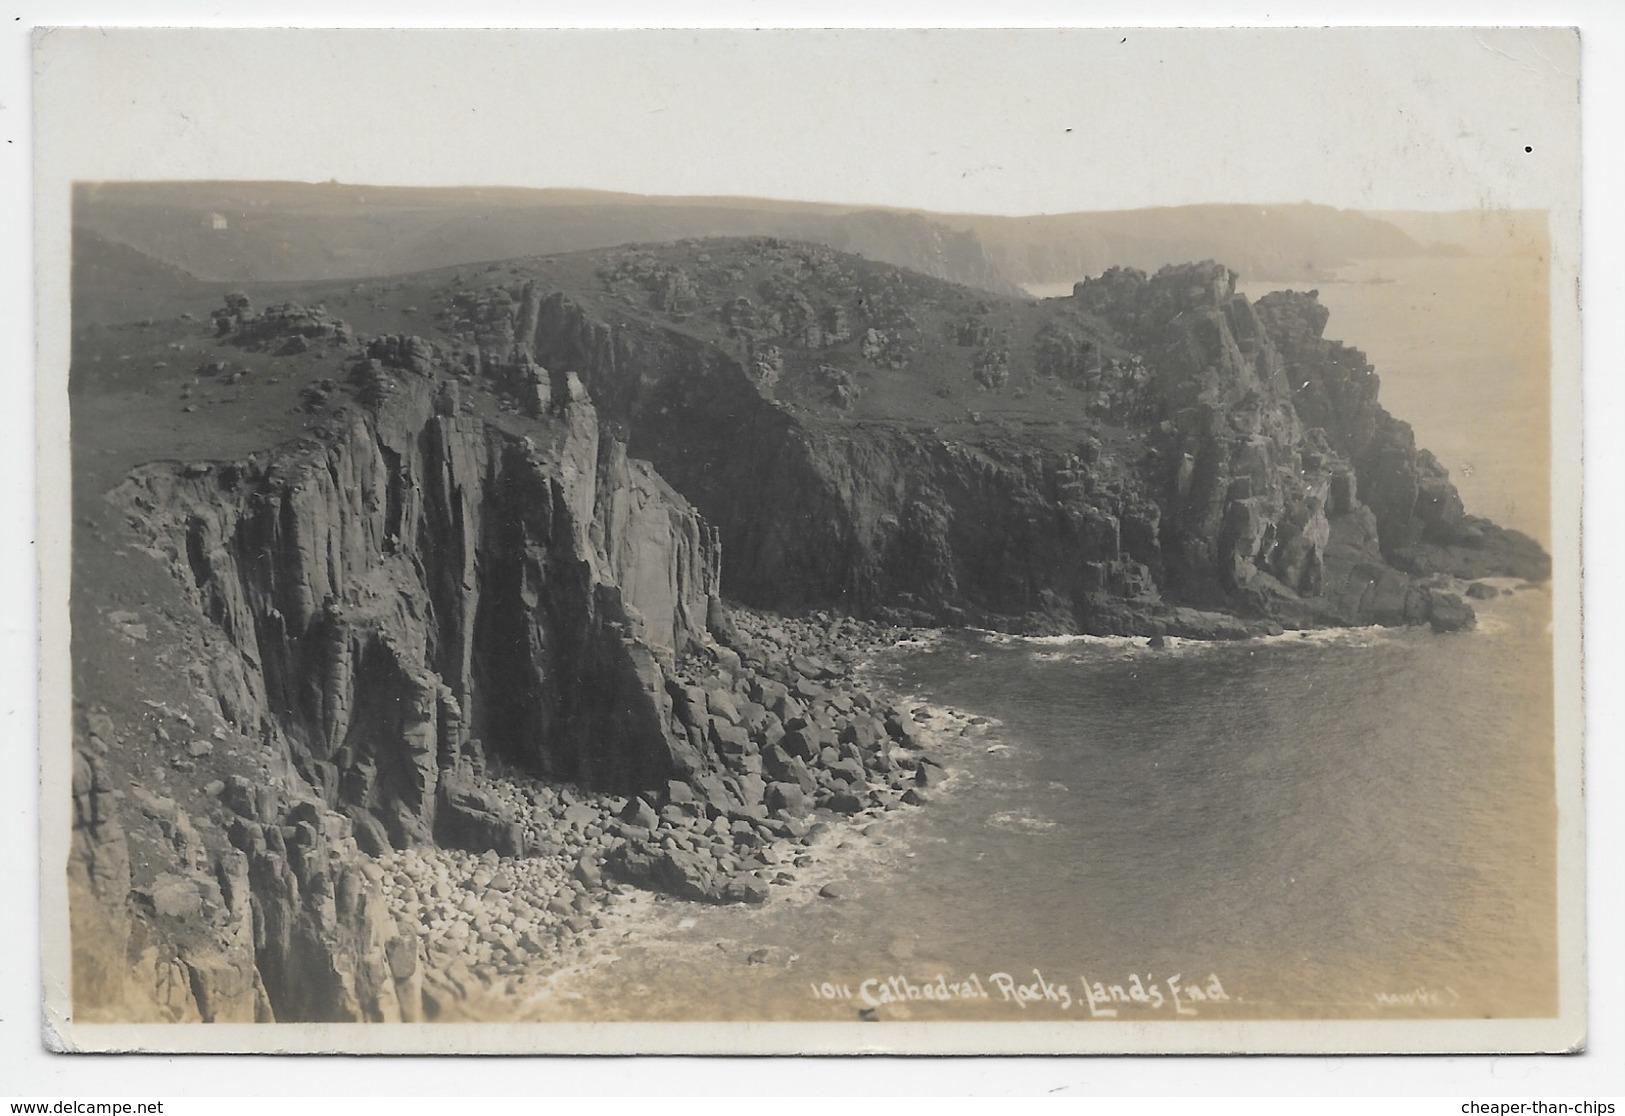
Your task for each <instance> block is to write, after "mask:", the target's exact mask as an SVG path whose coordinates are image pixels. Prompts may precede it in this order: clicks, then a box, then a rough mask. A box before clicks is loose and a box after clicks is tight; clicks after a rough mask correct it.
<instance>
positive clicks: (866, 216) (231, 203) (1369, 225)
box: [75, 182, 1434, 295]
mask: <svg viewBox="0 0 1625 1116" xmlns="http://www.w3.org/2000/svg"><path fill="white" fill-rule="evenodd" d="M75 220H76V222H77V223H78V225H79V226H80V227H82V228H84V229H87V230H90V231H93V232H95V233H96V234H98V235H99V236H101V237H104V238H106V239H108V240H110V241H113V242H116V243H119V244H124V245H128V246H130V247H133V248H136V249H138V250H140V251H142V252H144V253H146V254H148V255H150V256H152V257H154V258H157V259H162V260H165V261H167V262H169V263H170V264H173V265H175V266H178V267H181V268H183V269H185V270H187V271H189V272H191V273H193V274H196V275H200V276H206V277H208V278H210V279H211V280H215V281H219V282H250V281H286V280H310V279H320V278H361V277H378V276H387V275H396V274H402V273H407V272H414V271H420V270H427V269H431V268H436V267H442V266H446V265H451V264H467V263H473V262H478V261H481V260H488V259H502V258H510V257H514V256H523V255H533V254H534V255H541V254H553V253H560V252H571V251H577V250H582V249H591V248H604V247H611V246H615V245H619V244H625V243H634V242H645V241H647V242H654V241H671V240H679V239H684V238H695V237H709V236H775V237H781V238H787V239H796V240H807V241H812V242H815V243H820V244H824V245H827V246H829V247H831V248H834V249H836V250H838V251H843V252H851V253H854V254H857V255H862V256H865V257H867V258H869V259H871V260H875V261H877V262H882V263H889V264H893V265H895V266H898V267H905V268H909V269H911V270H915V271H919V272H922V273H924V274H927V275H932V276H935V277H937V278H939V279H946V280H949V281H951V282H956V283H961V284H964V285H967V286H972V287H978V288H981V289H984V290H988V291H991V292H994V293H997V294H1005V295H1015V294H1018V293H1019V291H1018V289H1017V288H1018V287H1019V286H1021V285H1042V284H1053V283H1057V282H1068V283H1069V282H1073V281H1075V280H1077V279H1081V278H1083V277H1084V276H1086V275H1096V274H1099V273H1100V272H1101V271H1104V270H1105V269H1106V268H1108V267H1112V266H1129V267H1138V268H1141V269H1142V270H1152V271H1154V270H1156V269H1157V268H1159V267H1162V266H1163V265H1165V264H1170V263H1180V262H1184V261H1187V260H1191V259H1202V258H1211V259H1220V260H1224V261H1226V263H1227V264H1228V265H1229V266H1231V267H1233V268H1236V269H1237V270H1238V271H1240V272H1242V273H1243V274H1246V275H1249V276H1253V277H1269V278H1272V279H1280V280H1291V281H1297V280H1303V281H1313V280H1315V279H1317V278H1319V277H1322V276H1325V275H1328V274H1330V273H1331V271H1332V270H1333V269H1335V268H1337V267H1339V266H1341V265H1343V264H1346V263H1348V262H1349V261H1351V260H1354V259H1361V258H1368V257H1382V256H1394V255H1410V254H1418V253H1422V252H1425V251H1432V250H1434V249H1432V248H1430V247H1428V246H1426V245H1424V244H1418V243H1417V241H1415V240H1413V239H1412V238H1411V237H1410V236H1408V235H1406V233H1404V232H1402V231H1400V229H1399V228H1397V227H1395V225H1394V224H1391V223H1389V222H1386V221H1384V220H1382V219H1380V218H1379V217H1378V216H1376V215H1370V214H1361V213H1356V212H1351V211H1345V210H1337V209H1332V208H1330V207H1327V206H1316V205H1281V206H1270V207H1261V206H1246V205H1201V206H1176V207H1168V208H1161V209H1143V210H1130V211H1120V212H1105V213H1063V214H1041V215H1035V216H1022V217H993V216H976V215H966V214H938V213H929V212H923V211H914V210H899V209H885V208H878V207H866V206H843V205H832V204H822V203H808V202H785V201H775V200H771V199H762V198H686V197H650V196H641V195H633V194H611V193H605V192H601V191H592V190H559V189H553V190H527V189H518V188H474V187H468V188H408V187H375V186H351V185H345V184H341V183H324V184H307V183H289V182H267V183H207V182H202V183H185V182H170V183H113V184H85V185H81V186H80V187H79V188H78V191H77V194H76V201H75Z"/></svg>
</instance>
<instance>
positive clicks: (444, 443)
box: [36, 28, 1586, 1054]
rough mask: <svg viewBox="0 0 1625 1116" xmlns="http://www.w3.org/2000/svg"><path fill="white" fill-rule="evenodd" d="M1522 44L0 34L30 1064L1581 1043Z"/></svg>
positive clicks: (1551, 375)
mask: <svg viewBox="0 0 1625 1116" xmlns="http://www.w3.org/2000/svg"><path fill="white" fill-rule="evenodd" d="M1578 62H1579V39H1578V38H1577V36H1576V34H1575V32H1574V31H1573V30H1572V29H1518V30H1498V29H1485V28H1477V29H1448V28H1433V29H1404V28H1387V29H1366V30H1347V29H1345V30H1333V29H1320V30H1283V29H1276V30H1244V29H1214V28H1209V29H1203V30H1169V29H1154V30H1142V29H1125V30H1112V29H1071V30H1057V29H1043V30H1025V31H1001V30H936V31H925V30H919V31H902V30H891V31H886V30H868V31H859V30H848V31H817V30H800V31H793V30H784V31H760V32H751V31H653V30H649V31H635V30H597V31H588V30H581V31H509V32H502V31H478V32H472V31H467V32H451V31H433V30H399V31H395V32H384V31H315V30H280V31H271V30H224V29H212V30H211V29H194V30H171V31H165V30H156V29H149V30H139V29H124V30H91V29H62V30H60V31H56V32H51V33H47V34H44V35H42V36H40V38H39V39H38V40H37V44H36V65H37V70H36V82H37V93H36V111H37V113H39V114H40V115H39V119H40V120H41V121H51V122H53V124H55V123H60V128H57V129H55V130H50V131H47V130H45V129H43V128H42V130H41V133H40V137H39V140H38V143H39V145H40V148H41V156H40V157H41V164H40V166H41V170H40V174H41V194H40V199H39V202H38V206H39V209H38V217H37V220H38V223H39V224H38V227H39V242H38V248H37V250H38V253H39V260H40V268H41V272H40V274H41V299H42V306H44V307H45V308H46V309H45V310H44V311H42V318H41V350H40V351H41V364H40V369H39V377H38V393H39V406H40V415H41V418H40V423H41V427H40V429H41V453H42V458H41V486H42V487H41V496H40V500H41V512H40V514H41V535H40V537H41V545H42V548H45V547H53V546H54V547H56V548H57V549H54V550H49V551H46V550H44V549H42V553H41V560H42V569H41V577H42V600H43V601H44V602H45V612H44V614H43V620H42V622H43V623H44V625H45V626H46V640H45V643H44V644H42V655H43V659H42V669H43V670H44V672H45V674H44V677H45V683H44V685H45V687H46V688H45V691H44V697H43V699H42V705H41V718H42V720H41V757H42V770H43V773H44V780H43V792H42V793H43V796H44V797H43V800H42V805H41V809H42V815H43V819H44V823H43V824H44V827H45V829H44V834H45V836H44V840H43V849H44V858H43V860H42V869H41V870H42V878H43V886H44V893H43V900H42V902H43V907H42V919H43V931H42V938H43V940H44V943H45V950H46V956H45V965H46V968H47V971H48V972H49V973H52V974H55V976H56V978H57V979H56V980H55V981H52V982H48V987H47V995H46V1009H47V1021H48V1026H49V1027H50V1028H51V1029H52V1033H53V1034H55V1035H57V1036H58V1037H59V1041H60V1042H61V1043H62V1044H63V1045H64V1046H65V1047H67V1048H69V1049H76V1050H90V1051H95V1050H132V1049H133V1050H166V1051H176V1052H185V1051H194V1050H199V1051H201V1050H224V1051H242V1052H253V1051H261V1052H274V1051H299V1050H347V1051H354V1052H390V1051H394V1052H434V1051H438V1050H451V1049H454V1050H456V1051H457V1052H462V1053H479V1052H490V1053H497V1052H552V1053H595V1052H620V1053H659V1052H664V1053H738V1054H744V1053H769V1054H784V1053H797V1052H827V1053H854V1052H859V1051H868V1050H878V1051H893V1052H899V1053H944V1054H950V1053H951V1054H970V1053H1081V1052H1096V1053H1178V1052H1201V1053H1230V1052H1242V1053H1272V1052H1296V1053H1339V1052H1362V1051H1365V1052H1371V1051H1389V1050H1395V1051H1416V1052H1452V1051H1457V1052H1475V1051H1483V1052H1489V1051H1505V1052H1534V1051H1548V1052H1556V1051H1563V1050H1571V1049H1575V1048H1577V1047H1581V1046H1583V1045H1584V1043H1585V1039H1586V1031H1585V1018H1586V1002H1585V1001H1586V983H1585V969H1584V937H1583V932H1584V913H1585V894H1584V862H1583V851H1584V841H1583V818H1582V814H1581V775H1580V773H1581V769H1582V768H1581V743H1582V742H1581V725H1582V711H1581V698H1580V684H1579V677H1580V675H1579V672H1580V653H1579V623H1580V608H1579V600H1580V597H1579V593H1580V588H1579V587H1580V566H1579V550H1578V547H1579V503H1578V501H1579V490H1580V485H1579V478H1580V456H1579V445H1578V429H1579V425H1578V424H1579V403H1578V398H1579V385H1580V366H1579V306H1578V303H1577V301H1576V295H1575V280H1576V275H1577V267H1578V260H1577V254H1578V244H1579V241H1578V229H1579V170H1578V166H1579V164H1578V159H1579V154H1578V152H1579V147H1578V143H1579V132H1578V126H1579V107H1578V100H1577V97H1578ZM183 71H188V72H190V75H191V76H190V79H189V81H188V83H186V84H184V85H180V84H177V85H175V86H174V88H175V89H178V90H180V92H172V93H171V94H169V95H168V98H169V99H167V100H166V97H165V95H162V94H159V93H153V94H151V95H150V97H149V95H148V94H147V93H144V92H142V91H143V90H146V89H148V88H149V86H147V85H146V84H145V82H146V80H147V78H148V77H150V76H151V75H152V74H176V73H181V72H183ZM1311 75H1312V77H1311ZM256 90H259V91H261V92H262V93H265V95H256V92H255V91H256ZM269 90H274V91H275V95H270V94H269V93H268V92H266V91H269ZM125 102H128V105H126V104H125ZM324 105H326V106H330V111H331V116H330V117H329V116H324V114H323V111H322V109H321V107H320V106H324ZM121 106H122V107H121ZM116 131H122V132H125V133H127V134H125V135H122V136H121V137H120V138H118V139H117V140H116V141H115V140H110V141H109V143H110V144H111V150H110V151H109V152H108V153H107V154H106V157H105V158H104V157H103V156H102V154H101V148H100V144H99V143H98V140H97V137H98V136H103V135H109V134H111V133H113V132H116ZM166 137H168V138H166ZM214 137H220V138H221V139H222V141H225V140H229V141H230V142H229V143H224V145H223V146H222V147H220V148H218V149H216V148H215V147H214V146H213V144H214ZM239 151H240V152H244V154H234V152H239ZM47 187H48V188H47ZM53 306H54V307H55V313H54V315H53V314H52V313H51V312H50V310H51V308H52V307H53ZM52 432H56V433H59V434H60V435H61V436H60V438H59V439H55V438H53V437H51V433H52ZM53 466H54V467H53ZM48 486H54V487H49V488H48ZM47 521H49V522H47ZM49 555H55V558H54V559H53V558H51V557H49ZM53 587H54V588H55V589H56V590H58V592H57V593H55V594H54V595H53V593H52V592H51V590H52V588H53ZM53 601H55V602H59V604H60V608H56V606H55V605H53V603H52V602H53ZM53 609H55V610H56V612H57V613H58V614H57V615H53ZM313 1024H315V1025H322V1026H321V1027H319V1028H310V1027H308V1026H307V1025H313ZM449 1024H456V1025H458V1026H456V1027H447V1026H444V1025H449Z"/></svg>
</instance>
